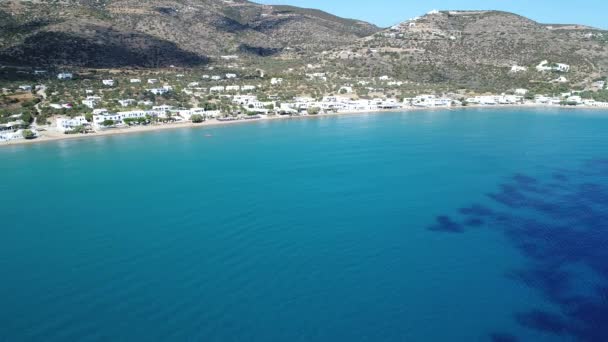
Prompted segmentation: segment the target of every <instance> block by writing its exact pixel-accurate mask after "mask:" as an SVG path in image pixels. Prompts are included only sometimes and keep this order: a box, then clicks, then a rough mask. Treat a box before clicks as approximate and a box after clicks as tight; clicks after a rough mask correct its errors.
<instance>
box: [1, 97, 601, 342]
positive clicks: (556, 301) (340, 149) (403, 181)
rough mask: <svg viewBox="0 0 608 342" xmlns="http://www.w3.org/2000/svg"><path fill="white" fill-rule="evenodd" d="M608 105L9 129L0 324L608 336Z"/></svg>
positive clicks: (350, 335)
mask: <svg viewBox="0 0 608 342" xmlns="http://www.w3.org/2000/svg"><path fill="white" fill-rule="evenodd" d="M607 114H608V112H599V111H583V110H578V111H557V110H554V111H552V110H527V109H526V110H476V109H470V110H454V111H434V112H414V113H395V114H382V115H363V114H362V115H352V116H341V117H326V118H313V119H297V120H286V121H274V122H257V123H251V124H244V125H233V126H229V127H214V128H199V129H191V130H188V129H182V130H175V131H165V132H155V133H146V134H138V135H129V136H114V137H104V138H94V139H85V140H78V141H64V142H57V143H47V144H40V145H32V146H17V147H4V148H0V175H1V176H2V181H1V182H0V213H1V219H0V220H1V221H0V222H1V223H0V234H1V238H0V274H2V277H1V278H0V308H1V309H0V341H136V340H139V341H168V340H173V341H573V340H580V341H608V299H607V298H608V248H607V247H606V246H608V230H607V229H608V115H607ZM207 135H211V136H210V137H208V136H207Z"/></svg>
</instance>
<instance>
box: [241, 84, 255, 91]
mask: <svg viewBox="0 0 608 342" xmlns="http://www.w3.org/2000/svg"><path fill="white" fill-rule="evenodd" d="M241 90H242V91H249V90H255V86H254V85H244V86H242V87H241Z"/></svg>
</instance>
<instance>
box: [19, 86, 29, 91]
mask: <svg viewBox="0 0 608 342" xmlns="http://www.w3.org/2000/svg"><path fill="white" fill-rule="evenodd" d="M19 89H21V90H23V91H32V86H31V85H21V86H19Z"/></svg>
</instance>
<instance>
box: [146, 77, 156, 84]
mask: <svg viewBox="0 0 608 342" xmlns="http://www.w3.org/2000/svg"><path fill="white" fill-rule="evenodd" d="M156 83H158V80H157V79H156V78H149V79H148V84H156Z"/></svg>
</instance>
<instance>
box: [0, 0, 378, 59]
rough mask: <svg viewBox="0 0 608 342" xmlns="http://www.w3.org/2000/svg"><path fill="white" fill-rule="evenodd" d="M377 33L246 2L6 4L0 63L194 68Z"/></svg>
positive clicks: (21, 0)
mask: <svg viewBox="0 0 608 342" xmlns="http://www.w3.org/2000/svg"><path fill="white" fill-rule="evenodd" d="M377 31H379V28H377V27H376V26H374V25H371V24H369V23H365V22H361V21H356V20H349V19H343V18H339V17H336V16H333V15H330V14H328V13H325V12H322V11H317V10H309V9H302V8H297V7H291V6H266V5H259V4H256V3H252V2H249V1H245V0H146V1H138V0H64V1H59V0H30V1H25V0H9V1H2V2H1V3H0V60H3V61H5V62H13V63H29V64H36V65H47V64H70V65H79V66H93V67H121V66H142V67H158V66H167V65H171V64H176V65H196V64H200V63H205V62H206V60H207V57H208V56H216V55H220V54H232V53H238V54H253V55H258V56H274V55H280V54H281V53H284V52H290V53H294V52H295V53H305V52H313V51H320V50H323V49H327V48H330V47H334V46H340V45H345V44H347V43H351V42H352V41H355V40H356V39H358V38H361V37H365V36H368V35H370V34H373V33H375V32H377Z"/></svg>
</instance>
